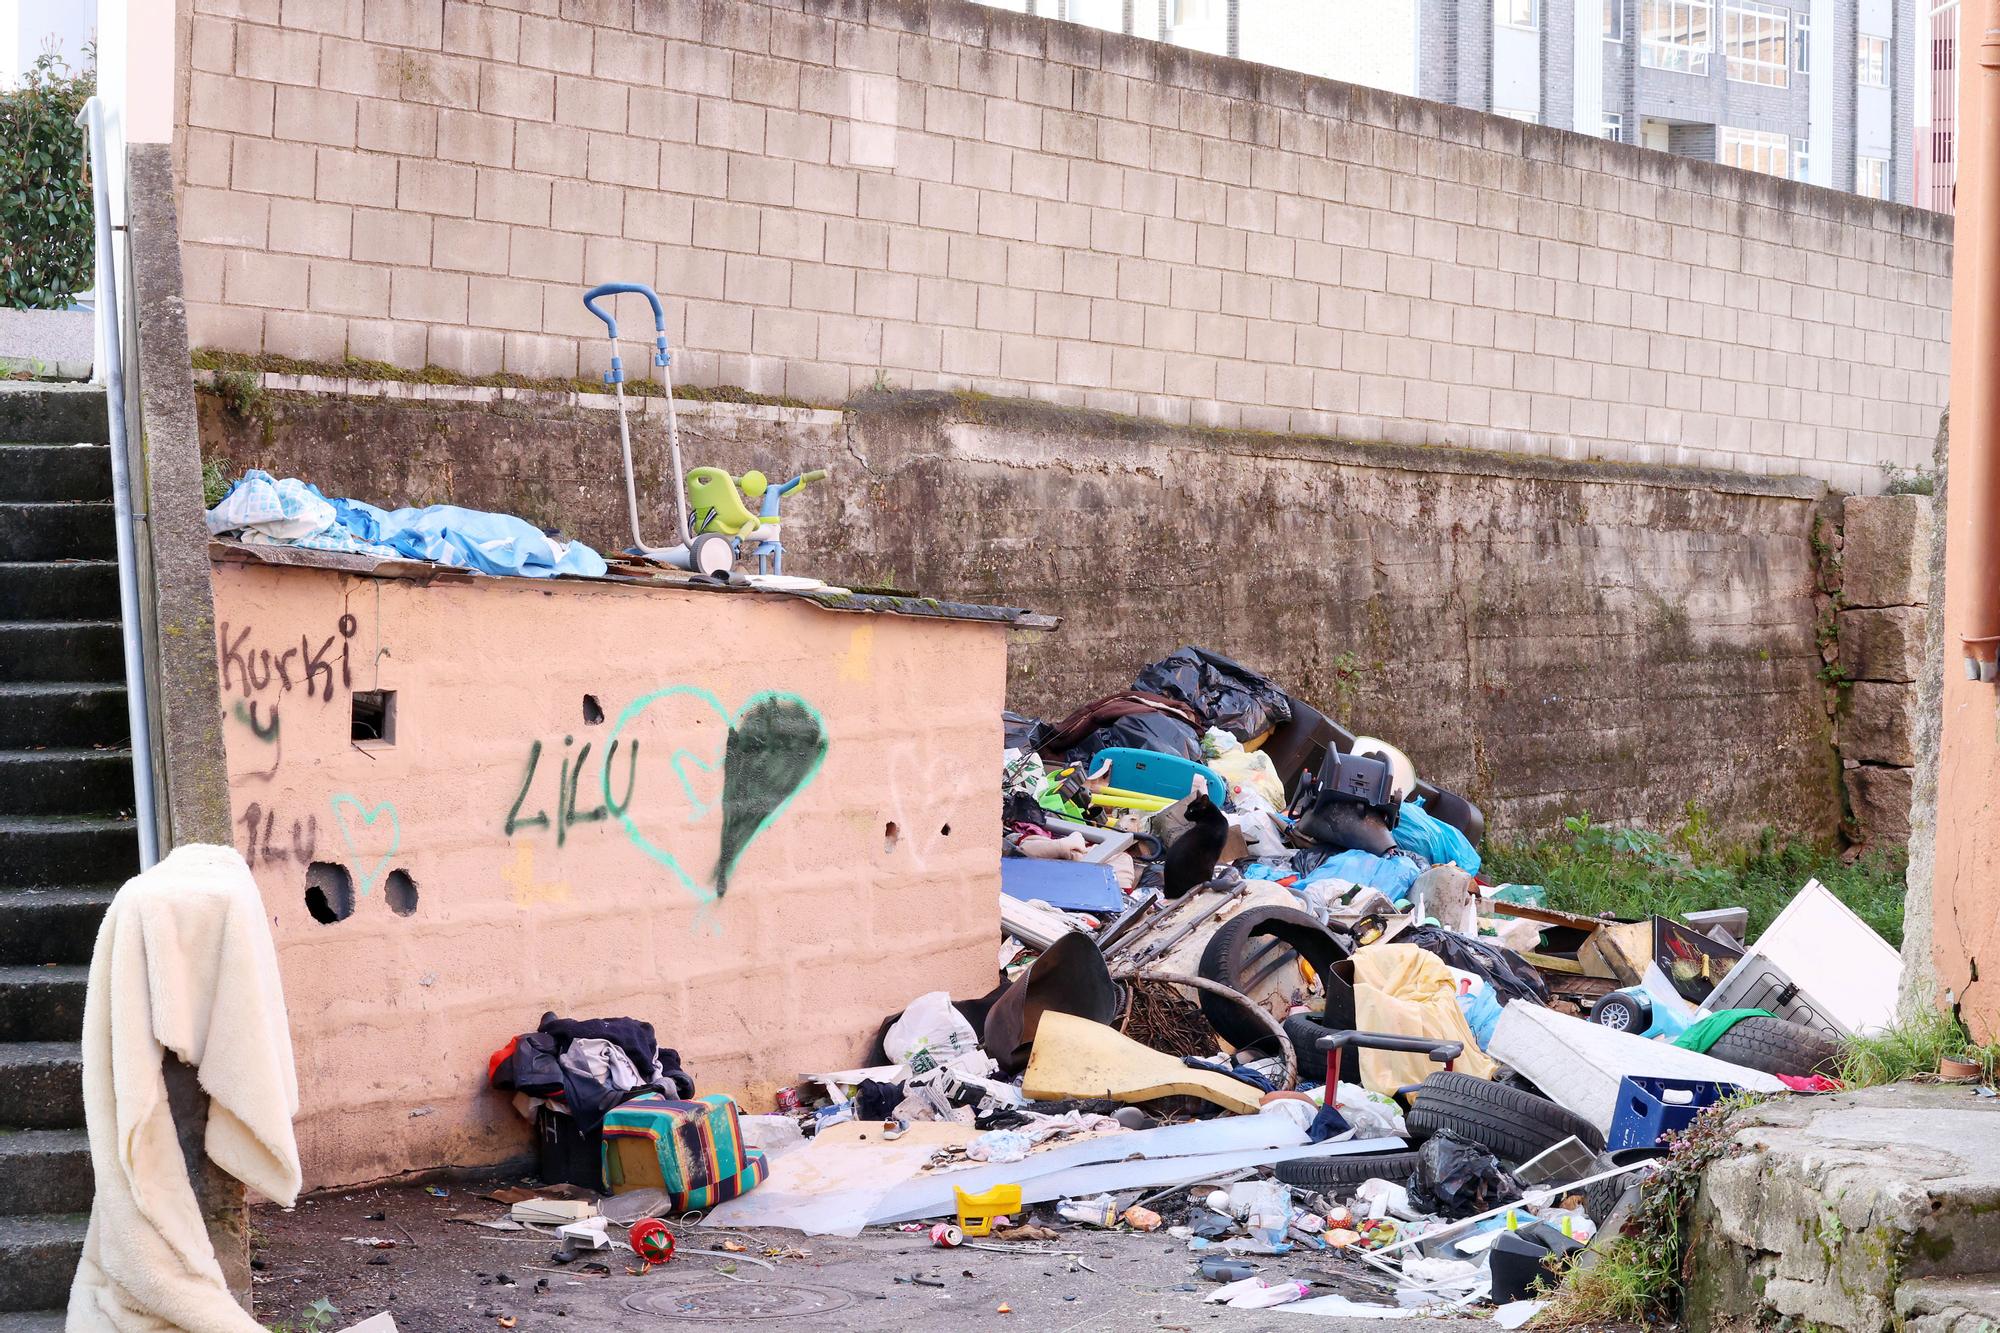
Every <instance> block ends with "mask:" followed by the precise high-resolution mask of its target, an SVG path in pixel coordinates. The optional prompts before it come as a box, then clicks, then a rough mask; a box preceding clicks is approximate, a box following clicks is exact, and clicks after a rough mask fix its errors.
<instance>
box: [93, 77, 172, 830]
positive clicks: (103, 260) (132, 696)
mask: <svg viewBox="0 0 2000 1333" xmlns="http://www.w3.org/2000/svg"><path fill="white" fill-rule="evenodd" d="M76 123H77V124H78V125H79V126H82V127H85V128H86V129H88V131H89V134H90V184H91V194H92V196H93V198H92V202H93V204H94V206H95V209H96V212H97V301H96V306H97V310H96V318H97V331H98V333H99V334H101V335H102V337H101V339H100V346H101V348H102V350H103V354H104V365H103V367H102V370H103V375H104V397H105V412H106V416H107V417H108V418H109V421H110V437H111V438H110V443H111V515H112V521H113V525H114V526H115V528H116V529H117V534H118V619H119V630H120V633H121V635H122V637H123V638H124V641H125V709H126V713H127V715H128V717H129V719H130V723H131V728H132V795H133V814H134V815H135V816H136V819H137V822H138V825H139V868H140V869H141V870H146V869H149V868H150V867H151V866H152V865H153V863H154V862H156V861H158V860H159V859H160V829H159V822H158V818H159V817H158V814H157V813H156V803H155V800H154V790H153V721H152V717H153V715H152V702H151V698H150V695H151V691H150V690H149V689H148V688H147V674H146V657H145V630H144V621H143V620H142V619H141V616H140V606H139V562H138V551H137V546H136V544H135V542H134V540H133V536H132V526H133V509H132V468H131V458H130V456H129V455H127V453H126V452H125V450H126V438H127V433H126V429H125V354H124V346H123V344H124V338H123V332H124V326H123V324H121V323H120V309H121V304H120V300H119V294H118V258H117V252H116V251H115V250H114V249H113V248H112V237H113V229H112V225H111V167H110V162H109V154H107V153H106V152H105V148H104V106H103V104H102V103H101V102H100V101H99V100H98V99H97V98H95V97H93V98H91V99H90V100H88V101H87V102H85V103H84V104H83V110H82V111H80V112H78V113H77V117H76Z"/></svg>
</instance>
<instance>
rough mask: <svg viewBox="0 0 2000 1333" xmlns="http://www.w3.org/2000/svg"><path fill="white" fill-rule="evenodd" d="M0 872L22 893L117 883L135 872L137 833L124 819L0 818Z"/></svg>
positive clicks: (51, 816) (137, 861) (137, 845)
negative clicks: (68, 886) (17, 886)
mask: <svg viewBox="0 0 2000 1333" xmlns="http://www.w3.org/2000/svg"><path fill="white" fill-rule="evenodd" d="M0 867H5V873H6V875H7V877H8V879H10V880H12V881H13V882H14V883H15V884H17V885H20V886H21V887H24V888H35V887H43V886H46V887H50V888H54V887H58V886H60V885H64V884H75V883H77V882H78V881H85V882H92V883H95V882H101V881H105V880H113V879H115V880H119V881H121V882H122V881H123V880H124V879H125V878H127V877H128V876H130V875H132V874H134V873H136V872H137V871H138V869H139V828H138V824H137V823H136V822H135V821H133V820H130V819H94V818H84V817H78V818H63V817H59V816H54V815H24V816H11V815H10V816H0Z"/></svg>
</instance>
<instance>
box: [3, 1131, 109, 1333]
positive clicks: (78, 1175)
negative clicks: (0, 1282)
mask: <svg viewBox="0 0 2000 1333" xmlns="http://www.w3.org/2000/svg"><path fill="white" fill-rule="evenodd" d="M92 1185H93V1181H92V1178H91V1171H90V1135H89V1133H88V1132H86V1131H84V1130H81V1129H24V1130H17V1131H14V1132H12V1133H5V1134H0V1214H11V1215H19V1214H22V1213H82V1212H88V1211H89V1210H90V1196H91V1194H92V1192H93V1191H92ZM0 1333H4V1326H0Z"/></svg>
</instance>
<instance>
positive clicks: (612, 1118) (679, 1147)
mask: <svg viewBox="0 0 2000 1333" xmlns="http://www.w3.org/2000/svg"><path fill="white" fill-rule="evenodd" d="M769 1171H770V1168H769V1166H768V1165H767V1164H766V1163H765V1161H764V1155H763V1154H762V1153H759V1152H757V1151H756V1150H755V1149H752V1148H746V1147H745V1146H744V1144H743V1135H742V1131H741V1129H740V1127H739V1126H738V1124H737V1120H736V1099H735V1098H734V1097H730V1096H728V1095H727V1094H724V1093H715V1094H712V1095H710V1096H707V1097H698V1098H696V1099H695V1100H693V1101H686V1102H683V1101H674V1100H672V1099H670V1098H667V1097H662V1096H659V1095H657V1094H653V1093H649V1094H647V1095H645V1096H643V1097H635V1098H633V1099H632V1100H631V1101H629V1102H626V1103H625V1104H624V1105H622V1106H619V1107H617V1108H615V1109H614V1110H612V1111H611V1112H610V1113H608V1114H607V1115H606V1116H605V1117H604V1183H605V1185H606V1186H607V1187H608V1188H609V1189H610V1191H611V1192H612V1193H613V1194H618V1193H622V1192H624V1191H626V1190H634V1189H643V1188H646V1187H648V1186H650V1187H652V1188H654V1189H663V1190H665V1191H666V1192H667V1197H668V1200H669V1202H671V1203H672V1205H673V1209H674V1211H675V1212H685V1211H687V1210H688V1209H690V1208H707V1207H709V1206H710V1205H712V1204H716V1203H720V1202H722V1201H723V1200H724V1199H733V1198H735V1197H736V1196H737V1195H739V1194H742V1193H745V1192H746V1191H748V1190H751V1189H754V1188H755V1187H756V1186H757V1185H758V1184H759V1183H761V1182H762V1181H763V1179H764V1178H765V1176H766V1175H767V1174H769Z"/></svg>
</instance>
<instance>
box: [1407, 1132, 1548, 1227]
mask: <svg viewBox="0 0 2000 1333" xmlns="http://www.w3.org/2000/svg"><path fill="white" fill-rule="evenodd" d="M1404 1188H1405V1189H1407V1190H1408V1191H1409V1192H1410V1206H1411V1207H1412V1208H1414V1209H1416V1210H1417V1211H1418V1212H1420V1213H1434V1214H1436V1215H1437V1216H1439V1217H1450V1218H1459V1217H1471V1216H1472V1215H1473V1214H1474V1213H1483V1212H1485V1211H1486V1210H1487V1209H1488V1208H1498V1207H1499V1206H1500V1205H1501V1204H1503V1203H1512V1202H1513V1201H1514V1200H1516V1199H1518V1198H1520V1197H1521V1187H1520V1186H1519V1185H1518V1184H1516V1183H1515V1181H1514V1177H1512V1176H1510V1175H1508V1174H1507V1173H1506V1172H1505V1171H1502V1170H1501V1169H1500V1159H1499V1158H1497V1157H1495V1156H1494V1155H1493V1154H1492V1153H1490V1152H1487V1151H1486V1150H1485V1149H1484V1148H1480V1147H1476V1146H1474V1145H1473V1144H1470V1143H1467V1142H1466V1141H1465V1140H1464V1139H1460V1138H1455V1137H1453V1136H1452V1135H1450V1134H1433V1135H1431V1136H1430V1137H1429V1138H1428V1139H1425V1140H1424V1146H1423V1147H1421V1148H1419V1149H1418V1150H1417V1169H1416V1170H1414V1171H1412V1172H1411V1173H1410V1179H1409V1182H1408V1183H1407V1184H1406V1185H1405V1186H1404Z"/></svg>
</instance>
